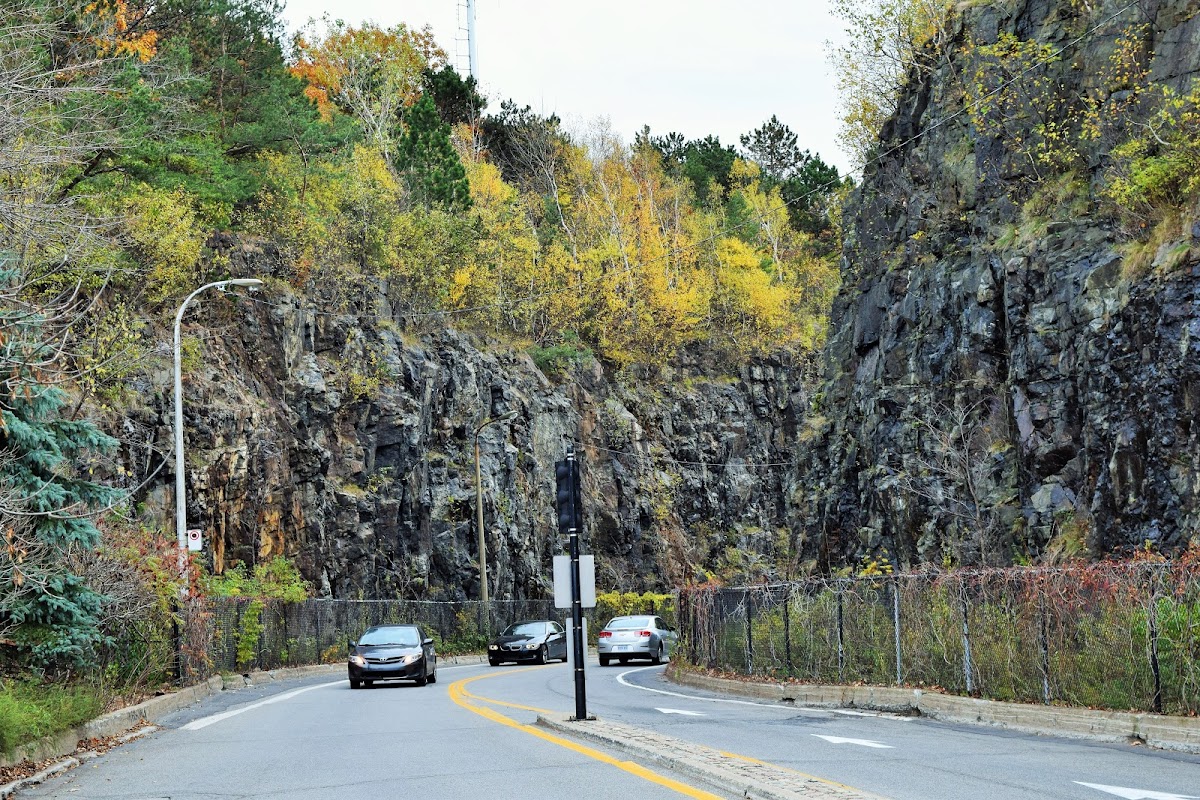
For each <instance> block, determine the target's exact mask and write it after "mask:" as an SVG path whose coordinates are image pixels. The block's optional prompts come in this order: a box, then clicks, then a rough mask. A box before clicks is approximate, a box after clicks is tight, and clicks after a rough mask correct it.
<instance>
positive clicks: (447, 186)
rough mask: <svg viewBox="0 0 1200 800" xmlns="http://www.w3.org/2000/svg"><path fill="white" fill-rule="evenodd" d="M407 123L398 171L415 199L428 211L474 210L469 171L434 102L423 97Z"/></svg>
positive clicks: (401, 142) (425, 96)
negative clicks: (439, 209) (468, 176)
mask: <svg viewBox="0 0 1200 800" xmlns="http://www.w3.org/2000/svg"><path fill="white" fill-rule="evenodd" d="M405 122H406V124H407V129H406V130H405V131H404V135H403V136H402V137H401V139H400V144H399V147H398V153H397V156H396V168H397V170H398V171H399V172H400V173H401V175H403V176H404V179H405V182H406V183H407V185H408V190H409V191H410V192H411V193H412V196H413V198H414V199H415V200H416V201H417V203H419V204H420V205H421V206H423V207H424V208H426V209H428V208H432V207H434V206H438V207H441V208H443V209H444V210H446V211H450V212H454V211H462V210H465V209H468V208H470V207H471V194H470V187H469V185H468V184H467V171H466V169H464V168H463V165H462V161H460V160H459V157H458V152H457V151H456V150H455V149H454V144H453V143H452V142H451V141H450V126H449V125H447V124H446V123H444V122H442V120H441V118H440V117H439V116H438V112H437V106H435V105H434V102H433V98H432V97H430V96H429V95H427V94H426V95H422V96H421V99H420V100H418V101H417V102H416V104H415V105H413V107H412V108H410V109H409V111H408V115H407V116H406V118H405Z"/></svg>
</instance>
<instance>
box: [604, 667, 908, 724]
mask: <svg viewBox="0 0 1200 800" xmlns="http://www.w3.org/2000/svg"><path fill="white" fill-rule="evenodd" d="M648 669H659V667H639V668H638V669H628V670H625V671H624V672H622V673H621V674H620V675H618V676H617V683H619V684H621V685H622V686H628V687H629V688H630V689H641V690H642V691H643V692H654V693H655V694H665V695H667V696H668V697H682V698H684V699H685V700H703V701H705V702H707V703H731V704H733V705H737V706H757V707H758V708H773V709H775V710H776V711H788V712H791V713H793V714H794V713H797V712H799V713H801V714H809V715H812V716H823V715H825V714H850V715H854V716H863V717H877V718H879V719H894V720H901V721H903V722H912V721H913V719H914V718H913V717H902V716H900V715H899V714H889V713H887V712H886V711H880V712H877V713H871V712H869V711H848V710H846V709H842V708H820V709H817V708H805V707H804V706H799V707H796V706H787V705H783V704H782V703H756V702H754V701H753V700H734V699H732V698H729V697H701V696H700V695H696V694H683V693H682V692H668V691H667V690H666V689H651V688H650V687H649V686H638V685H637V684H636V683H630V682H629V681H627V680H625V676H626V675H632V674H633V673H635V672H643V671H644V670H648Z"/></svg>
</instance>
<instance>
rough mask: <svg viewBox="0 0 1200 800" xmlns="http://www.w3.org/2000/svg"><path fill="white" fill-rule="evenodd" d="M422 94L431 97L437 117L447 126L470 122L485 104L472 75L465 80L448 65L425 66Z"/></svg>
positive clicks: (477, 116) (476, 116)
mask: <svg viewBox="0 0 1200 800" xmlns="http://www.w3.org/2000/svg"><path fill="white" fill-rule="evenodd" d="M424 78H425V94H427V95H429V96H430V97H432V98H433V103H434V105H436V106H437V110H438V116H440V117H441V118H442V122H445V123H446V124H447V125H458V124H459V123H464V122H465V123H468V124H472V123H474V122H476V121H477V120H478V119H479V114H480V113H481V112H482V111H483V109H484V108H485V107H486V106H487V100H484V99H483V97H482V96H480V94H479V92H478V90H477V89H476V85H475V76H473V75H468V76H467V77H466V78H465V79H464V78H463V77H462V76H461V75H459V74H458V72H457V71H456V70H455V69H454V67H452V66H450V65H449V64H447V65H446V66H444V67H442V68H441V69H439V70H433V69H426V70H425V74H424Z"/></svg>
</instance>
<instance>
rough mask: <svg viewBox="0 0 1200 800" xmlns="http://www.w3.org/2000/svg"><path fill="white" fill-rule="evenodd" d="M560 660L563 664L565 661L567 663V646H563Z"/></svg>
mask: <svg viewBox="0 0 1200 800" xmlns="http://www.w3.org/2000/svg"><path fill="white" fill-rule="evenodd" d="M562 662H563V663H564V664H565V663H567V648H565V647H564V648H563V657H562Z"/></svg>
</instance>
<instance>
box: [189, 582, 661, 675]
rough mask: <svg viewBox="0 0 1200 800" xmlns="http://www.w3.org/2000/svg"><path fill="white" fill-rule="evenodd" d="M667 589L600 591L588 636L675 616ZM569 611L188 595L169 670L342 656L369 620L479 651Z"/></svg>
mask: <svg viewBox="0 0 1200 800" xmlns="http://www.w3.org/2000/svg"><path fill="white" fill-rule="evenodd" d="M675 602H676V601H675V597H674V595H640V596H639V595H636V594H627V595H616V594H614V595H610V596H602V598H601V599H600V601H599V602H598V604H597V606H596V608H594V609H584V613H583V616H584V619H585V620H586V621H587V628H588V631H589V637H590V638H591V640H592V643H593V644H595V637H596V633H597V631H598V630H599V627H600V626H603V625H604V624H605V623H606V622H607V621H608V620H609V619H610V618H611V617H613V616H616V615H619V614H630V613H635V614H636V613H649V614H661V615H662V616H663V617H664V618H665V619H667V620H668V621H669V622H672V623H673V622H674V620H675ZM569 615H570V614H569V611H567V610H565V609H559V608H555V607H554V600H553V599H552V598H546V599H541V600H493V601H491V602H489V603H488V604H487V605H486V606H484V604H483V603H481V602H479V601H462V602H439V601H422V600H315V599H314V600H305V601H302V602H284V601H281V600H268V599H262V598H248V597H236V598H213V597H205V598H193V599H191V600H186V601H184V604H183V607H182V608H181V609H180V613H179V614H178V615H177V616H178V619H179V621H180V622H179V625H180V628H179V629H178V630H177V631H176V648H175V650H176V656H177V660H176V663H175V670H174V671H175V675H176V678H177V680H178V681H179V682H181V683H185V684H186V683H194V682H196V681H198V680H203V679H204V678H208V677H210V676H212V675H216V674H221V673H225V674H229V673H244V672H248V671H250V670H256V669H276V668H279V667H295V666H303V665H308V664H325V663H337V662H340V661H343V660H345V658H346V656H347V654H348V652H349V644H350V642H351V641H353V640H356V639H358V637H359V636H360V635H361V634H362V632H363V631H365V630H366V629H367V628H369V627H371V626H372V625H382V624H385V623H404V624H418V625H422V626H424V628H425V629H426V630H427V631H428V632H429V635H430V636H432V637H433V639H434V642H435V646H436V648H437V652H438V654H439V655H442V656H450V655H457V654H462V653H483V652H484V651H485V649H486V647H487V641H488V638H489V634H490V635H495V634H497V633H499V632H500V631H502V630H504V628H505V627H507V626H508V625H510V624H512V623H513V622H516V621H518V620H523V619H553V620H558V621H559V622H561V623H563V624H564V625H566V622H567V618H568V617H569Z"/></svg>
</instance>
